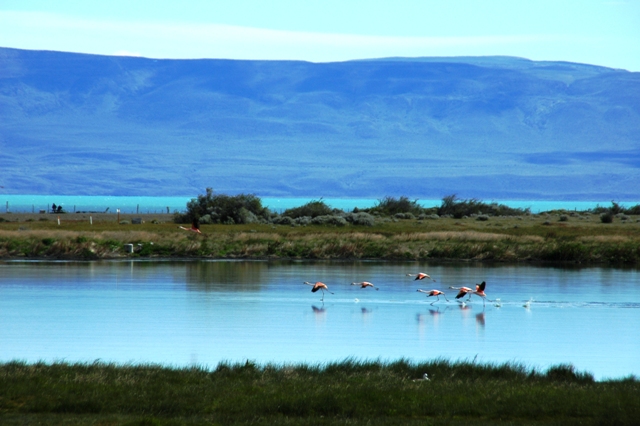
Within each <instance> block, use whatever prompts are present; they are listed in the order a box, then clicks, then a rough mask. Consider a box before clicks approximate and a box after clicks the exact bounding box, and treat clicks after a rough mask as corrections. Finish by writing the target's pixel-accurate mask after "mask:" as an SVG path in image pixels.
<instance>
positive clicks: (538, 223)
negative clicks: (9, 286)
mask: <svg viewBox="0 0 640 426" xmlns="http://www.w3.org/2000/svg"><path fill="white" fill-rule="evenodd" d="M58 218H60V222H59V223H58ZM134 219H141V221H142V223H140V224H133V223H134V222H135V220H134ZM201 230H202V232H203V234H204V235H196V234H194V233H192V232H189V231H184V230H182V229H180V228H179V227H178V226H177V225H176V224H175V223H174V222H173V217H172V216H170V215H162V214H159V215H122V216H116V215H115V214H96V215H94V216H91V217H90V216H89V215H85V214H82V215H80V214H66V215H58V216H56V215H50V214H49V215H38V214H3V215H0V259H22V258H31V259H79V260H97V259H121V258H134V259H135V258H153V257H162V258H220V259H224V258H229V259H239V258H246V259H287V258H293V259H386V260H425V261H428V260H438V261H440V260H474V261H496V262H567V263H575V264H585V265H626V266H639V265H640V217H638V216H624V217H623V219H619V218H615V219H614V220H613V222H612V223H604V222H602V220H601V218H600V215H599V214H591V213H586V212H583V213H578V212H571V213H567V212H548V213H543V214H536V215H523V216H492V217H483V218H482V220H479V219H478V218H472V217H464V218H460V219H455V218H452V217H441V218H433V217H427V218H423V219H417V218H411V219H397V218H378V219H376V221H375V224H374V225H373V226H357V225H354V224H347V225H346V226H333V225H326V224H325V225H319V224H307V225H304V226H299V225H297V226H292V225H277V224H264V223H254V224H241V225H222V224H205V225H201ZM127 244H132V245H133V246H132V247H133V252H128V250H127V246H126V245H127Z"/></svg>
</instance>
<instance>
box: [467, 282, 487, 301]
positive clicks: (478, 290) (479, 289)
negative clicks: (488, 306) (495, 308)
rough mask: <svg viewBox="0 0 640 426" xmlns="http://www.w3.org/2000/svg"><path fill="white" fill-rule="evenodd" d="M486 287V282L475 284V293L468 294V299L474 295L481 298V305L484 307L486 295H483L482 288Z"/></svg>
mask: <svg viewBox="0 0 640 426" xmlns="http://www.w3.org/2000/svg"><path fill="white" fill-rule="evenodd" d="M486 285H487V283H486V282H484V281H482V282H481V283H480V284H476V289H475V291H471V292H469V299H471V295H472V294H475V295H476V296H480V297H482V305H483V306H484V304H485V300H486V298H487V295H486V294H484V288H485V286H486Z"/></svg>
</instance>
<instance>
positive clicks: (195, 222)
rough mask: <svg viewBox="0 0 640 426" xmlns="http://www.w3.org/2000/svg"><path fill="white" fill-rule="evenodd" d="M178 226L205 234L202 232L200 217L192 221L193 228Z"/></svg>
mask: <svg viewBox="0 0 640 426" xmlns="http://www.w3.org/2000/svg"><path fill="white" fill-rule="evenodd" d="M178 228H180V229H182V230H185V231H191V232H195V233H196V234H200V235H203V234H202V232H200V222H199V221H198V219H193V222H191V228H185V227H184V226H178Z"/></svg>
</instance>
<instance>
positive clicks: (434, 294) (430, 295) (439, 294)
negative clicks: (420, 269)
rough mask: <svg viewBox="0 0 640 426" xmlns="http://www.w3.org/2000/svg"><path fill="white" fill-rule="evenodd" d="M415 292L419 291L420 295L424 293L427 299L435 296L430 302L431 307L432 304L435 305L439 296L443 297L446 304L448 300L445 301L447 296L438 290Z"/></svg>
mask: <svg viewBox="0 0 640 426" xmlns="http://www.w3.org/2000/svg"><path fill="white" fill-rule="evenodd" d="M416 291H419V292H420V293H425V294H426V295H427V297H432V296H436V300H434V301H433V302H431V304H432V305H433V304H434V303H436V302H437V301H438V300H440V296H442V297H444V300H446V301H447V302H448V301H449V299H447V296H446V295H445V294H444V292H442V291H440V290H423V289H421V288H419V289H418V290H416Z"/></svg>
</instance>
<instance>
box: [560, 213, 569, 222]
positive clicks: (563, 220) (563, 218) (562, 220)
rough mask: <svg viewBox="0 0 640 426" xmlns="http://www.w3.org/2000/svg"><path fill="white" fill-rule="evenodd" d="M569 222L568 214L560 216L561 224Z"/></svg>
mask: <svg viewBox="0 0 640 426" xmlns="http://www.w3.org/2000/svg"><path fill="white" fill-rule="evenodd" d="M568 220H569V216H567V215H566V214H561V215H560V222H567V221H568Z"/></svg>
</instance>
